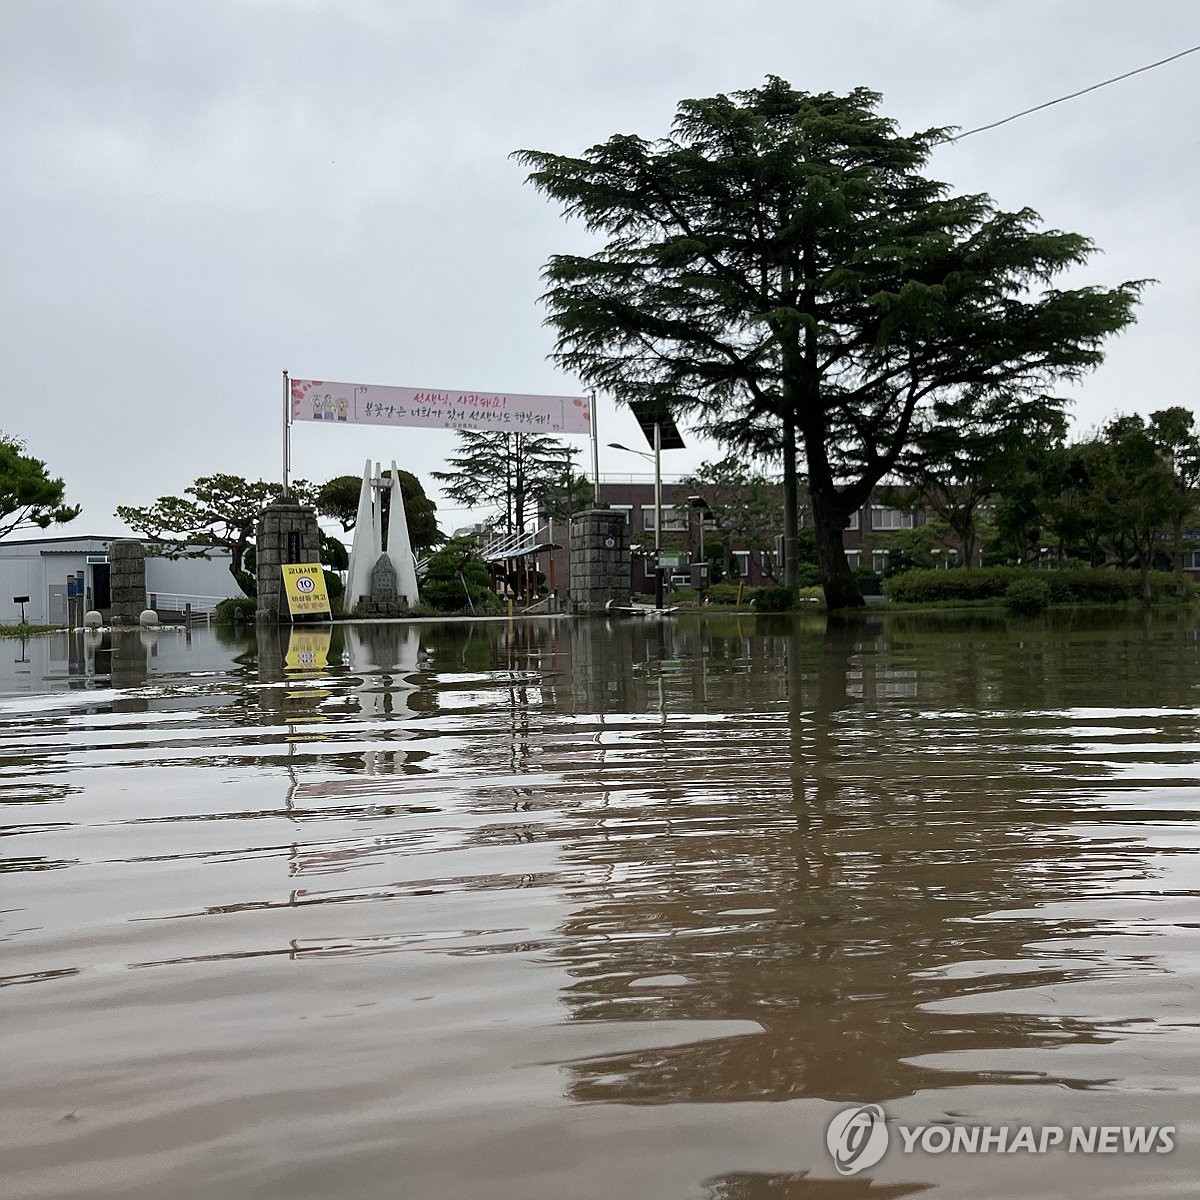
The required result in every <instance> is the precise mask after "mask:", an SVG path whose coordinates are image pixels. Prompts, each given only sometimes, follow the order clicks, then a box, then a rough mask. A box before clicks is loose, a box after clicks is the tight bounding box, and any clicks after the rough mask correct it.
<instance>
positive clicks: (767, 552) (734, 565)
mask: <svg viewBox="0 0 1200 1200" xmlns="http://www.w3.org/2000/svg"><path fill="white" fill-rule="evenodd" d="M688 492H689V489H688V488H687V487H686V486H685V485H683V484H681V483H677V482H667V481H666V480H664V481H663V485H662V494H663V498H662V510H663V528H662V537H661V541H662V550H663V555H664V559H665V563H664V569H665V571H666V574H667V576H668V577H670V576H676V577H678V580H679V581H680V582H682V581H683V577H684V576H686V575H687V574H688V569H689V566H690V564H691V563H692V562H698V561H700V560H701V557H702V555H701V538H702V537H703V539H704V543H705V551H706V554H705V557H709V556H711V553H712V545H713V543H714V541H717V540H719V539H720V533H719V531H718V530H717V529H716V527H715V526H714V525H713V523H712V522H711V521H707V520H706V521H704V523H703V527H702V525H701V520H702V513H703V510H702V509H700V508H698V507H696V506H694V505H692V504H691V503H689V500H688ZM600 501H601V503H602V504H604V505H606V506H608V507H609V508H612V509H615V510H617V511H619V512H624V513H625V514H626V519H627V520H628V521H629V523H630V526H631V533H630V542H631V544H632V546H633V549H634V554H633V558H632V564H631V568H630V581H629V586H630V591H631V593H643V594H648V593H650V592H653V590H654V484H653V483H652V482H648V481H643V480H633V479H630V478H623V479H622V478H618V479H612V478H610V479H603V478H602V479H601V482H600ZM802 515H803V514H802ZM802 523H803V522H802ZM924 523H925V515H924V513H922V512H921V511H920V510H919V509H915V510H914V509H899V508H892V507H889V506H888V505H886V504H883V503H872V502H868V503H867V504H864V505H863V507H862V508H861V509H859V510H858V511H857V512H855V513H853V514H852V516H851V518H850V522H849V525H848V526H847V528H846V531H845V533H844V534H843V543H844V545H845V547H846V557H847V559H848V560H849V562H850V566H851V567H852V568H854V567H859V566H864V567H870V568H871V569H872V570H874V571H875V572H876V573H877V574H881V575H882V574H884V573H885V572H886V570H887V568H888V560H889V558H890V556H891V553H892V551H891V550H890V549H889V542H890V541H892V540H894V537H895V535H896V534H898V533H901V532H903V531H906V530H910V529H914V528H918V527H919V526H921V525H923V524H924ZM702 528H703V532H702ZM782 533H783V531H782V529H779V530H776V531H774V532H773V533H772V535H771V536H770V548H769V549H768V548H763V547H761V546H757V547H756V546H749V545H739V544H738V541H737V539H736V537H735V538H734V539H732V542H731V546H730V551H731V555H730V557H731V559H732V561H731V563H730V564H729V565H730V567H731V570H730V572H729V577H730V578H732V579H735V580H736V579H744V580H745V581H746V583H747V584H749V585H750V586H753V587H757V586H758V585H760V584H764V583H767V584H769V583H775V582H781V581H782V575H783V571H782V565H781V556H780V553H779V551H780V548H781V543H782ZM539 539H540V540H542V541H544V542H553V543H556V544H561V546H562V548H561V549H557V550H554V551H553V552H551V553H546V554H543V555H542V556H541V557H540V558H539V562H538V569H539V570H540V571H542V572H544V573H545V574H546V576H547V579H548V580H553V581H554V583H553V586H554V587H555V588H556V589H557V590H558V591H560V592H561V591H562V590H563V589H564V587H565V581H566V580H567V579H569V578H570V573H569V556H568V551H567V549H566V542H567V537H566V530H565V528H563V527H561V525H560V526H558V527H548V528H547V527H543V529H542V530H541V531H539ZM776 539H778V542H777V540H776ZM942 553H944V554H945V556H946V558H945V561H946V562H947V564H948V565H951V564H954V563H956V562H957V553H958V552H957V551H956V550H954V549H951V548H948V547H947V548H945V549H944V550H943V551H942ZM551 559H552V560H553V564H552V565H551Z"/></svg>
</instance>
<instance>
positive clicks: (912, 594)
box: [883, 567, 1175, 604]
mask: <svg viewBox="0 0 1200 1200" xmlns="http://www.w3.org/2000/svg"><path fill="white" fill-rule="evenodd" d="M1030 581H1034V582H1036V583H1037V584H1038V585H1039V586H1040V587H1042V588H1044V589H1045V591H1046V595H1047V602H1048V603H1050V604H1123V603H1125V602H1126V601H1128V600H1135V599H1137V598H1138V597H1139V596H1141V595H1142V578H1141V574H1140V573H1139V572H1138V571H1122V570H1094V569H1092V568H1090V567H1077V568H1073V569H1070V570H1064V571H1035V570H1030V569H1029V568H1027V567H981V568H978V569H976V570H973V571H964V570H954V571H908V572H906V573H905V574H903V575H896V576H894V577H893V578H891V579H887V580H884V584H883V590H884V594H885V595H887V596H889V597H891V599H893V600H896V601H898V602H901V603H906V604H931V603H937V602H945V601H977V600H1003V599H1005V598H1006V597H1007V595H1008V592H1009V588H1010V586H1012V585H1014V584H1022V585H1024V584H1026V583H1029V582H1030ZM1150 586H1151V594H1152V597H1153V598H1154V599H1155V600H1165V599H1168V598H1170V597H1171V596H1172V594H1173V592H1174V589H1175V580H1174V579H1173V578H1172V576H1170V575H1168V574H1166V573H1165V572H1162V571H1157V572H1152V573H1151V574H1150Z"/></svg>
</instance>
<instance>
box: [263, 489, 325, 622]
mask: <svg viewBox="0 0 1200 1200" xmlns="http://www.w3.org/2000/svg"><path fill="white" fill-rule="evenodd" d="M255 544H256V555H255V557H256V564H255V565H256V567H257V575H258V606H257V609H256V611H255V618H256V620H259V621H281V620H283V619H284V618H285V617H286V615H287V613H286V608H281V596H280V592H281V591H282V587H283V571H282V567H283V564H284V563H319V562H320V561H321V532H320V529H319V528H318V527H317V514H316V512H315V511H314V510H313V509H311V508H309V507H307V506H306V505H303V504H301V503H300V502H299V501H298V500H294V499H292V498H290V497H287V498H284V497H280V498H278V499H276V500H272V501H271V503H270V504H268V505H267V506H266V508H264V509H263V510H262V513H261V514H260V515H259V518H258V533H257V536H256V539H255Z"/></svg>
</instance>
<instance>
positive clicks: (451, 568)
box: [421, 537, 504, 613]
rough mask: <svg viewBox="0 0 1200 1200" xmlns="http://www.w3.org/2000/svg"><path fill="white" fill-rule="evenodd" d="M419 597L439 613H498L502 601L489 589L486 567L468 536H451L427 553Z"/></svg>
mask: <svg viewBox="0 0 1200 1200" xmlns="http://www.w3.org/2000/svg"><path fill="white" fill-rule="evenodd" d="M421 599H422V600H423V601H424V602H425V603H426V604H428V605H430V606H431V607H433V608H436V609H437V610H438V612H443V613H448V612H455V613H456V612H462V611H464V610H467V611H474V612H477V613H489V612H498V611H500V610H502V609H503V608H504V603H503V601H502V600H501V599H500V597H499V596H497V595H496V593H495V592H494V591H492V585H491V581H490V579H489V578H488V570H487V566H486V565H485V564H484V561H483V559H482V558H481V557H480V554H479V548H478V546H476V544H475V542H474V541H473V540H472V539H471V538H469V537H461V538H451V539H450V541H448V542H447V543H446V544H445V545H444V546H443V547H442V548H441V549H440V550H438V551H436V552H435V553H434V554H432V555H431V556H430V559H429V564H428V566H427V567H426V571H425V579H424V581H423V582H422V583H421Z"/></svg>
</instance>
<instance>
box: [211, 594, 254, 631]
mask: <svg viewBox="0 0 1200 1200" xmlns="http://www.w3.org/2000/svg"><path fill="white" fill-rule="evenodd" d="M257 608H258V601H257V600H255V599H254V598H253V597H249V596H231V597H230V598H229V599H228V600H222V601H221V602H220V603H219V604H218V605H217V607H216V608H215V609H214V610H213V621H214V622H215V623H216V624H218V625H253V624H254V614H255V612H256V611H257Z"/></svg>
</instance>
